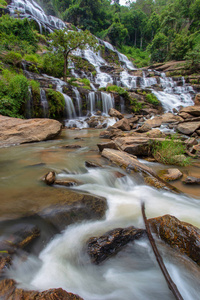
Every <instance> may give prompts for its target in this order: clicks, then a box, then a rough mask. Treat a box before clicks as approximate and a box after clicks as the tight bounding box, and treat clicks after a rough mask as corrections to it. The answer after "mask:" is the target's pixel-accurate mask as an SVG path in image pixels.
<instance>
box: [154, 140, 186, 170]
mask: <svg viewBox="0 0 200 300" xmlns="http://www.w3.org/2000/svg"><path fill="white" fill-rule="evenodd" d="M185 152H186V146H185V145H184V144H183V143H182V141H181V140H179V139H178V138H177V136H176V135H174V136H173V137H172V138H171V139H169V138H167V139H165V140H164V141H162V142H155V143H154V144H153V151H152V153H153V156H154V158H155V159H156V160H157V161H158V162H161V163H163V164H169V165H179V166H187V165H189V164H191V158H190V157H185V156H184V153H185Z"/></svg>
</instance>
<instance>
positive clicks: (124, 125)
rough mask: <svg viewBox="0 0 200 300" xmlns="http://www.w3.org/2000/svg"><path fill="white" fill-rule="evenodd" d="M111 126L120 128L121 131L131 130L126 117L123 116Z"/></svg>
mask: <svg viewBox="0 0 200 300" xmlns="http://www.w3.org/2000/svg"><path fill="white" fill-rule="evenodd" d="M112 128H115V129H121V130H122V131H129V130H131V127H130V124H129V121H128V119H126V118H123V119H121V120H119V121H118V122H116V123H115V124H114V125H113V126H112Z"/></svg>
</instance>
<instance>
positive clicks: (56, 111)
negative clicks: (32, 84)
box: [46, 89, 65, 118]
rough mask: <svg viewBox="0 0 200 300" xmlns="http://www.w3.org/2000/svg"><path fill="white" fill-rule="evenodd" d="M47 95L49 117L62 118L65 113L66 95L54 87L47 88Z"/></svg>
mask: <svg viewBox="0 0 200 300" xmlns="http://www.w3.org/2000/svg"><path fill="white" fill-rule="evenodd" d="M46 96H47V100H48V103H49V117H50V118H60V117H62V116H63V114H64V109H65V99H64V96H63V95H62V94H61V93H60V92H57V91H54V90H53V89H48V90H46Z"/></svg>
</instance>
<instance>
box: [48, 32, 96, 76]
mask: <svg viewBox="0 0 200 300" xmlns="http://www.w3.org/2000/svg"><path fill="white" fill-rule="evenodd" d="M49 37H50V39H51V41H50V50H52V51H56V52H57V53H59V54H62V56H63V58H64V70H63V78H64V80H65V81H66V78H67V70H68V62H69V55H70V54H71V53H72V51H74V50H75V49H77V48H79V49H81V50H84V49H87V48H89V47H92V48H93V51H97V50H98V49H99V46H98V44H97V39H96V38H95V37H94V36H93V35H92V34H91V33H90V32H89V31H88V30H85V31H70V30H67V29H66V28H64V29H61V30H55V31H54V32H53V33H51V34H50V35H49ZM55 49H56V50H55Z"/></svg>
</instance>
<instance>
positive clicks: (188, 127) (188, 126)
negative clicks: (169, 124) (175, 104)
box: [177, 121, 200, 135]
mask: <svg viewBox="0 0 200 300" xmlns="http://www.w3.org/2000/svg"><path fill="white" fill-rule="evenodd" d="M198 128H200V121H197V122H184V123H180V124H179V125H178V126H177V130H178V131H179V132H181V133H183V134H187V135H190V134H192V133H194V132H195V131H196V130H197V129H198Z"/></svg>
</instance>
